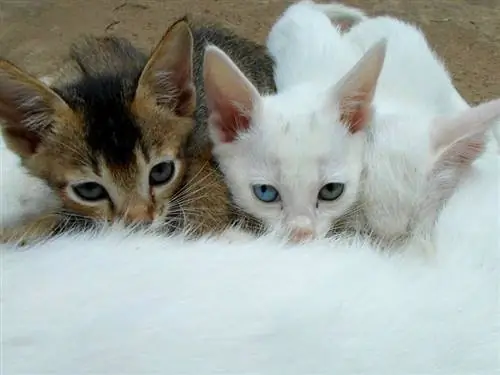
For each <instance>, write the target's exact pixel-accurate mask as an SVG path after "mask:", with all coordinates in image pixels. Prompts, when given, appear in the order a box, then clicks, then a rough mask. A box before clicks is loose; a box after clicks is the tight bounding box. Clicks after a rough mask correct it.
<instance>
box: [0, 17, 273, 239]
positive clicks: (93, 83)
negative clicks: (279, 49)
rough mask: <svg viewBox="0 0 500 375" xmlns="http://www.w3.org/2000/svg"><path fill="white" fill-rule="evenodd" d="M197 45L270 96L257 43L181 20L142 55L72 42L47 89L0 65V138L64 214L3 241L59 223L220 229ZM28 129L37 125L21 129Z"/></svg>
mask: <svg viewBox="0 0 500 375" xmlns="http://www.w3.org/2000/svg"><path fill="white" fill-rule="evenodd" d="M207 43H213V44H216V45H219V46H220V47H221V48H224V49H226V50H227V51H228V53H230V54H231V55H232V56H233V58H235V59H236V60H237V61H238V62H240V66H242V69H244V70H245V71H246V72H247V73H248V74H249V75H252V77H255V83H256V84H260V87H261V88H262V90H263V91H267V90H273V77H272V61H271V59H270V58H269V56H267V55H266V52H265V49H264V48H263V47H262V46H259V45H257V44H255V43H253V42H251V41H248V40H245V39H243V38H240V37H238V36H235V35H234V34H232V33H231V32H229V31H228V30H226V29H222V28H215V27H207V26H203V27H198V26H196V25H195V26H193V25H188V23H187V20H185V19H182V20H180V21H178V22H176V23H174V24H173V26H171V28H170V29H169V30H168V31H167V33H166V34H165V36H164V38H163V39H162V41H161V42H160V43H159V44H158V46H157V47H156V49H155V50H154V51H153V53H152V54H151V55H150V56H148V55H147V54H145V53H143V52H142V51H140V50H138V49H137V48H135V47H134V46H132V45H131V44H130V42H128V41H127V40H125V39H122V38H118V37H102V38H95V37H87V38H84V39H82V40H81V41H79V42H77V43H75V44H73V46H72V47H71V49H70V54H69V58H68V59H67V60H66V61H65V64H64V65H63V67H62V69H60V70H59V71H58V72H57V73H55V74H53V75H52V76H48V77H44V78H43V79H42V80H41V81H42V82H45V83H48V84H49V85H50V88H48V87H46V86H44V85H43V84H42V83H40V82H38V83H37V82H35V81H34V79H33V78H31V77H29V76H27V75H26V74H24V73H22V72H20V71H17V72H16V71H15V70H16V68H15V67H13V66H12V65H10V64H9V63H7V62H5V63H4V66H3V67H2V68H3V71H1V72H0V78H1V79H2V82H0V100H3V102H4V103H6V104H10V105H15V106H19V107H20V110H19V112H20V113H15V114H14V116H13V115H12V114H11V113H7V112H5V109H4V112H5V113H0V114H1V115H3V117H4V120H6V121H5V124H6V125H4V127H3V130H4V137H6V141H7V144H8V145H10V147H11V149H13V150H14V152H16V153H18V155H20V156H21V159H22V161H23V164H24V166H25V167H26V168H27V170H28V171H29V172H30V173H32V174H33V175H35V176H36V177H38V178H41V179H42V180H44V181H46V182H47V183H48V184H49V186H50V187H51V188H52V189H53V190H54V192H56V195H58V196H59V197H61V199H62V202H63V209H62V210H61V211H60V212H56V213H55V215H48V216H44V217H41V218H40V219H39V220H38V221H37V220H35V221H34V222H28V223H26V224H25V225H24V226H20V227H14V228H7V229H5V228H4V235H3V239H4V240H6V239H11V240H14V241H16V240H19V239H20V238H22V237H28V238H30V237H32V238H33V239H36V238H38V237H44V236H46V235H49V234H51V233H52V232H53V231H54V230H56V228H57V227H59V226H61V224H67V218H68V217H72V218H74V217H78V218H85V219H91V221H97V222H98V221H100V220H105V221H106V220H108V221H109V220H111V221H114V220H125V221H126V222H131V223H134V224H142V223H146V224H149V223H153V224H155V225H157V224H158V225H160V226H162V227H167V228H168V229H190V230H191V232H192V233H196V234H200V233H206V232H208V231H215V232H217V231H220V230H221V229H224V228H225V227H226V226H227V225H229V224H230V220H231V216H232V213H233V210H232V208H231V204H230V200H229V196H228V192H227V188H226V186H225V184H224V182H223V180H222V176H221V175H220V173H219V172H218V170H217V167H216V166H215V165H214V163H213V161H212V155H211V145H210V143H209V141H208V137H207V136H206V134H205V133H206V132H207V131H206V109H205V108H206V106H205V102H204V95H203V76H202V72H201V66H200V64H201V61H202V57H203V52H204V47H205V45H206V44H207ZM248 56H253V57H252V58H249V57H248ZM256 64H258V65H256ZM26 77H28V78H26ZM2 90H3V91H2ZM14 90H16V91H19V92H20V93H21V94H22V95H23V96H20V97H19V96H17V97H16V96H15V95H13V91H14ZM22 90H25V91H22ZM40 93H41V94H40ZM16 95H17V94H16ZM35 95H38V96H39V97H41V98H42V99H43V101H42V102H41V103H38V102H36V101H35V100H34V99H33V97H34V96H35ZM30 100H31V103H29V105H33V106H34V107H33V108H27V109H26V110H23V109H22V108H21V106H22V105H23V104H22V103H20V102H19V101H24V102H25V103H28V102H29V101H30ZM4 106H5V104H4ZM30 123H32V125H33V126H34V127H36V129H31V128H29V129H27V128H26V126H28V127H31V126H32V125H30ZM33 130H35V131H33ZM25 146H28V147H27V148H26V147H25ZM155 163H156V165H155ZM153 177H154V179H156V180H152V178H153ZM79 182H80V185H76V188H80V191H77V190H75V184H78V183H79ZM89 182H90V184H92V185H88V183H89ZM86 183H87V185H86V186H85V184H86ZM81 184H83V185H81ZM96 184H97V185H96ZM81 186H83V187H84V190H81ZM75 193H77V194H75ZM80 193H82V194H83V193H84V195H85V194H87V195H88V194H90V195H92V194H94V195H96V194H97V195H98V193H100V194H101V195H100V196H97V199H93V198H96V197H95V196H94V197H93V198H92V197H91V198H92V199H93V200H92V199H87V198H88V197H87V196H84V198H85V199H83V198H82V196H81V194H80ZM76 195H78V196H76ZM63 226H64V227H67V226H68V225H63Z"/></svg>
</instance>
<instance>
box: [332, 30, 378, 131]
mask: <svg viewBox="0 0 500 375" xmlns="http://www.w3.org/2000/svg"><path fill="white" fill-rule="evenodd" d="M386 49H387V41H386V39H382V40H381V41H379V42H378V43H376V44H375V45H374V46H373V47H371V48H370V49H369V50H368V51H367V52H366V53H365V55H364V56H363V57H362V58H361V59H360V60H359V61H358V62H357V64H356V65H354V67H353V68H352V69H351V70H350V71H349V72H348V73H347V74H346V75H345V76H344V78H342V80H341V81H340V82H339V83H337V84H336V85H335V87H334V96H335V101H336V102H337V103H339V108H340V111H341V121H342V122H343V123H344V124H345V125H346V126H347V127H348V129H349V131H350V132H351V133H356V132H358V131H359V130H362V129H363V128H364V127H365V126H366V124H367V122H368V121H369V119H370V115H371V104H372V100H373V96H374V94H375V90H376V87H377V82H378V78H379V76H380V72H381V71H382V67H383V65H384V60H385V53H386Z"/></svg>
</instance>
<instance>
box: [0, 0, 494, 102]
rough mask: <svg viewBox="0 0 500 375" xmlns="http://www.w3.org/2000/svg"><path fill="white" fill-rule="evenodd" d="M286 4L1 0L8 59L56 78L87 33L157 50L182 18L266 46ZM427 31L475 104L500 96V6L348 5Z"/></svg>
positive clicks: (418, 0) (350, 0) (0, 25)
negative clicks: (73, 47)
mask: <svg viewBox="0 0 500 375" xmlns="http://www.w3.org/2000/svg"><path fill="white" fill-rule="evenodd" d="M291 3H292V1H285V0H232V1H231V0H148V1H144V0H131V1H124V0H0V56H1V57H3V58H7V59H9V60H11V61H13V62H15V63H17V64H18V65H20V66H21V67H23V68H25V69H28V70H29V71H30V72H31V73H33V74H36V75H42V74H48V73H50V72H51V70H53V69H55V68H56V67H57V63H58V61H59V60H60V59H61V56H63V55H64V53H65V52H66V50H67V47H68V45H69V43H70V42H71V41H72V40H73V39H74V38H76V37H77V36H79V35H81V34H82V33H90V34H95V35H102V34H106V33H108V34H118V35H121V36H125V37H128V38H130V39H131V40H132V41H134V42H135V43H136V44H137V45H138V46H141V47H144V48H147V49H149V48H151V47H152V46H153V45H154V44H155V43H156V42H157V41H158V40H159V38H160V37H161V36H162V34H163V32H164V31H165V29H166V28H167V27H168V26H169V24H170V23H171V22H172V21H174V20H175V19H176V18H178V17H180V16H183V15H184V14H186V13H187V14H189V15H190V16H192V17H193V18H198V19H200V18H201V19H204V20H208V21H212V22H214V21H215V22H220V23H222V24H225V25H226V26H229V27H231V28H233V29H234V30H235V31H236V32H237V33H239V34H241V35H243V36H246V37H248V38H250V39H254V40H256V41H259V42H264V41H265V38H266V35H267V32H268V31H269V27H270V26H271V24H272V23H273V22H274V21H275V19H276V18H277V17H278V15H279V14H280V13H281V12H282V11H283V10H284V9H285V7H286V6H287V5H289V4H291ZM344 3H345V4H349V5H354V6H359V7H361V8H363V9H364V10H365V11H366V12H368V13H369V14H373V15H375V14H391V15H395V16H397V17H400V18H402V19H405V20H409V21H412V22H414V23H416V24H417V25H419V26H420V27H421V28H422V29H423V30H424V31H425V33H426V34H427V37H428V39H429V41H430V43H431V45H432V46H433V47H434V48H435V49H436V51H437V52H438V54H439V55H440V56H441V57H442V58H443V59H444V61H445V62H446V64H447V66H448V67H449V69H450V70H451V72H452V73H453V77H454V81H455V83H456V85H457V87H458V89H459V90H460V92H461V93H462V94H463V95H464V97H465V98H466V99H467V100H469V101H470V102H471V103H477V102H479V101H481V100H485V99H491V98H494V97H500V0H435V1H430V0H345V1H344Z"/></svg>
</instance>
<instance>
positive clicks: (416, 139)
mask: <svg viewBox="0 0 500 375" xmlns="http://www.w3.org/2000/svg"><path fill="white" fill-rule="evenodd" d="M337 6H338V4H333V5H321V6H319V5H318V4H314V3H313V2H311V1H302V2H299V3H297V4H294V5H292V6H291V7H289V8H288V9H287V10H286V11H285V12H284V13H283V15H282V16H281V18H280V19H279V20H278V21H277V22H276V24H275V25H274V26H273V28H272V30H271V32H270V34H269V38H268V43H267V45H268V48H269V50H270V52H271V54H272V55H273V57H274V59H275V61H276V70H275V76H276V81H277V85H278V90H279V92H278V94H277V95H273V96H265V97H258V95H256V94H255V89H254V90H253V97H252V100H251V101H247V102H252V103H253V104H252V105H251V106H250V108H248V106H247V108H246V109H247V110H248V111H249V116H250V118H251V121H250V127H249V129H248V130H245V131H242V132H241V134H240V136H239V137H238V138H237V139H236V140H234V141H232V142H220V140H219V139H218V138H217V137H215V138H213V139H214V144H215V147H214V154H215V155H216V157H217V158H218V160H219V162H220V165H221V168H222V170H223V172H224V174H225V176H226V181H227V183H228V185H229V187H230V189H231V191H232V193H233V197H234V199H235V201H236V202H237V203H238V204H239V205H240V206H241V207H242V208H243V210H245V211H247V212H249V213H251V214H252V215H254V216H256V217H258V218H260V219H262V220H263V221H264V223H265V224H267V226H268V227H270V228H272V229H273V230H275V231H282V232H284V233H288V232H289V231H291V232H292V233H293V232H294V230H297V229H302V228H306V229H308V230H311V231H312V232H313V233H314V235H316V236H318V237H322V236H324V235H325V234H326V233H327V231H328V229H329V228H330V227H331V225H332V223H334V222H335V221H336V220H337V219H339V218H340V217H343V216H348V217H352V216H353V215H352V213H353V212H358V211H361V210H362V211H363V213H364V216H365V218H366V219H367V221H366V222H365V221H364V220H362V221H360V220H358V216H354V217H355V218H356V221H355V222H354V223H353V225H355V226H361V227H363V228H364V227H366V226H368V228H369V229H370V230H372V231H374V232H375V234H376V235H378V236H379V237H383V238H386V237H389V238H391V237H398V236H401V235H406V234H407V232H408V231H411V230H413V229H414V228H412V222H413V223H414V222H415V221H419V220H420V219H421V218H422V217H423V215H422V212H425V213H426V214H427V213H429V215H427V221H428V224H425V225H422V226H421V225H420V223H418V225H419V226H421V227H422V228H423V227H426V228H427V230H429V228H431V227H432V224H433V222H434V219H435V215H436V214H437V211H438V210H439V209H440V207H441V204H442V202H443V201H444V200H445V199H446V198H447V197H449V196H450V194H452V193H453V189H454V188H455V187H456V185H457V184H458V183H459V181H460V176H461V175H462V174H463V173H464V172H465V170H466V169H467V168H468V167H469V166H470V164H471V163H472V162H473V161H474V160H475V158H476V157H477V156H478V155H475V156H474V157H472V156H471V160H470V162H469V164H466V163H463V165H459V164H457V163H451V160H452V159H453V157H456V155H458V154H460V153H467V152H468V150H467V147H465V146H464V147H462V148H460V147H455V145H456V142H457V140H458V139H460V137H464V136H466V135H467V134H466V133H467V132H469V128H470V129H471V130H470V131H472V132H476V131H477V136H478V137H480V138H481V137H483V139H487V140H488V139H489V138H488V137H487V135H485V134H488V132H489V128H488V127H491V126H492V125H493V121H492V120H494V119H495V118H498V116H499V115H500V102H497V103H496V105H495V104H493V107H494V109H493V110H491V106H490V109H488V110H484V107H478V108H476V109H470V107H469V106H468V105H467V103H466V102H465V100H464V99H463V98H462V97H461V95H460V94H459V93H458V91H457V90H456V89H455V87H454V86H453V83H452V81H451V78H450V75H449V73H448V71H447V70H446V69H445V67H444V65H443V63H442V62H441V61H440V59H439V58H438V57H437V55H436V54H435V53H434V52H433V51H432V50H431V49H430V47H429V45H428V43H427V41H426V39H425V36H424V35H423V34H422V32H421V31H420V30H419V29H417V28H416V27H414V26H412V25H410V24H407V23H404V22H402V21H399V20H396V19H393V18H389V17H380V18H375V19H367V18H366V17H361V16H360V15H359V14H357V13H353V14H352V19H356V17H360V20H359V23H358V24H356V25H354V26H353V27H352V28H351V30H350V31H349V32H347V33H346V34H345V36H343V35H341V33H340V31H339V30H338V29H337V28H336V27H334V26H333V25H332V24H331V22H330V20H329V19H328V17H326V16H325V13H326V14H328V13H329V11H328V9H329V7H333V8H332V9H333V10H332V11H331V12H332V13H334V14H335V12H337V8H336V7H337ZM348 11H349V10H345V9H343V10H342V12H348ZM384 39H385V40H387V41H388V42H387V47H386V48H387V50H386V53H385V56H386V58H385V61H384V60H382V61H383V68H382V71H381V73H380V77H379V78H378V81H377V77H375V74H374V72H375V71H376V69H375V67H374V66H370V64H368V63H366V61H369V60H368V59H369V58H370V57H369V55H370V53H371V54H372V55H373V53H374V52H373V51H374V50H376V46H377V44H379V45H380V43H381V41H382V40H384ZM379 51H380V48H379ZM361 56H363V57H362V58H361V60H360V62H358V60H359V59H360V57H361ZM372 61H375V63H380V59H378V60H377V59H373V58H372ZM363 62H365V63H364V66H365V67H364V68H359V69H356V68H353V66H363ZM355 64H356V65H355ZM372 65H374V64H373V63H372ZM231 69H235V70H236V69H237V68H236V67H234V66H233V67H232V68H231ZM367 72H368V73H369V74H368V73H367ZM346 73H347V75H346ZM363 74H364V75H365V76H367V77H368V79H366V78H363ZM370 74H371V75H370ZM355 80H358V81H360V82H365V83H368V84H372V85H375V84H376V92H375V97H374V99H373V103H372V104H373V107H374V108H375V115H374V118H373V119H372V121H370V123H369V125H368V130H367V131H366V132H364V131H359V132H357V133H355V134H350V133H349V132H348V131H347V129H346V125H345V124H342V123H341V121H340V108H339V103H340V100H341V99H342V95H343V94H342V93H343V91H346V90H345V88H344V87H345V85H346V82H347V86H349V84H348V83H349V82H350V81H351V82H352V81H355ZM225 83H227V82H225ZM248 84H249V83H248V81H246V83H245V85H247V86H248ZM231 85H232V86H236V87H237V86H238V80H237V79H236V80H233V81H232V82H231V84H227V85H226V87H228V86H231ZM354 88H356V87H355V86H354ZM239 91H240V93H244V92H246V91H245V90H243V89H240V90H239ZM352 91H355V90H352ZM239 96H241V95H239ZM229 99H231V98H229ZM229 99H226V100H229ZM467 110H469V112H467ZM482 110H483V112H487V113H489V117H487V116H484V113H481V111H482ZM458 113H460V114H461V115H463V117H464V118H469V119H470V124H468V125H469V126H468V127H463V126H461V124H460V122H461V121H462V120H461V119H454V116H456V115H457V114H458ZM471 114H474V115H475V116H476V117H478V118H482V120H481V121H482V122H480V121H478V120H475V119H474V116H471ZM451 119H453V121H454V122H451ZM450 124H451V125H450ZM212 125H213V124H212ZM485 125H487V126H486V128H485ZM434 128H443V129H444V130H445V131H449V133H450V134H454V135H455V136H456V137H458V138H453V137H452V136H451V135H450V136H449V137H448V138H447V141H448V142H449V144H447V145H443V147H445V148H447V150H448V151H450V150H452V151H453V152H451V151H450V152H449V154H448V156H447V158H448V159H449V160H439V159H438V157H437V155H438V154H439V152H440V150H438V149H435V148H434V147H433V142H434V141H435V140H434V139H433V138H432V137H433V136H434V133H433V132H432V131H431V130H432V129H434ZM458 129H460V131H462V132H463V133H462V134H460V133H457V131H458ZM474 129H475V130H474ZM367 133H369V139H368V142H367V141H366V135H367ZM475 140H476V139H475V138H474V139H472V141H475ZM450 147H452V148H450ZM438 161H439V163H441V165H446V166H447V168H446V170H445V171H440V174H439V175H438V176H437V175H435V173H436V169H437V164H436V163H438ZM362 170H364V171H365V173H364V175H363V179H362V178H361V177H362V175H361V174H362ZM241 171H245V173H242V172H241ZM446 174H447V176H445V175H446ZM443 176H444V177H443ZM438 178H439V179H441V178H445V180H446V181H441V180H437V179H438ZM328 182H341V183H345V184H346V189H345V192H344V194H343V195H342V196H341V197H340V198H339V199H338V200H336V201H333V202H322V201H318V199H317V196H318V191H319V190H320V189H321V187H322V186H324V184H326V183H328ZM252 184H270V185H272V186H274V187H275V188H276V189H277V190H278V191H279V193H280V196H281V200H280V201H279V202H273V203H263V202H260V201H259V200H258V199H256V198H255V196H254V194H253V192H252V190H251V186H252ZM361 184H362V185H361ZM360 187H361V188H360ZM431 188H432V189H434V190H431ZM429 197H431V198H432V201H433V202H434V204H433V205H430V204H427V203H425V200H426V199H427V198H429ZM358 198H359V199H358ZM357 199H358V201H357ZM356 201H357V203H358V204H357V205H354V203H355V202H356ZM422 206H423V207H424V208H422ZM419 210H420V213H419ZM334 225H335V224H334ZM422 228H421V229H422Z"/></svg>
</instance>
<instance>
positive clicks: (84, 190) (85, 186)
mask: <svg viewBox="0 0 500 375" xmlns="http://www.w3.org/2000/svg"><path fill="white" fill-rule="evenodd" d="M72 188H73V191H74V192H75V194H76V195H78V197H79V198H80V199H82V200H84V201H89V202H96V201H100V200H103V199H107V198H108V192H107V191H106V189H105V188H104V187H103V186H102V185H100V184H98V183H97V182H84V183H81V184H78V185H73V186H72Z"/></svg>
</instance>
